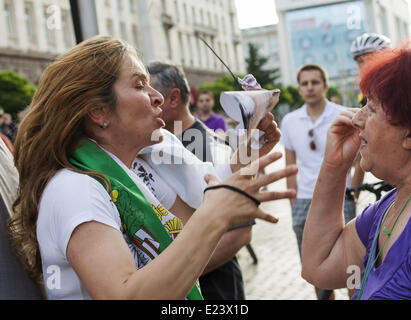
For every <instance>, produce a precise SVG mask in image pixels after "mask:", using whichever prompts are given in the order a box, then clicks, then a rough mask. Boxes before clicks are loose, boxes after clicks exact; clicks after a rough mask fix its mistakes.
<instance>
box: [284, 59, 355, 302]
mask: <svg viewBox="0 0 411 320" xmlns="http://www.w3.org/2000/svg"><path fill="white" fill-rule="evenodd" d="M297 81H298V91H299V93H300V95H301V97H302V99H303V100H304V102H305V104H304V105H303V106H302V107H301V108H299V109H297V110H295V111H293V112H290V113H288V114H287V115H286V116H285V117H284V119H283V121H282V124H281V132H282V136H281V140H280V142H281V144H282V145H283V146H284V147H285V159H286V164H287V165H290V164H297V165H298V174H297V176H293V177H289V178H287V187H288V188H293V189H295V190H297V197H296V199H291V205H292V218H293V229H294V232H295V234H296V236H297V243H298V248H299V252H300V257H301V242H302V236H303V231H304V225H305V221H306V218H307V214H308V210H309V208H310V204H311V199H312V195H313V192H314V187H315V183H316V181H317V177H318V173H319V171H320V167H321V163H322V160H323V155H324V149H325V143H326V135H327V130H328V128H329V127H330V125H331V123H332V122H333V121H334V119H335V117H336V116H337V115H338V114H339V113H340V112H341V111H343V110H344V108H345V107H343V106H341V105H337V104H335V103H333V102H330V101H328V100H327V99H326V98H325V96H326V93H327V91H328V83H327V82H328V81H327V73H326V71H325V70H324V69H323V68H322V67H321V66H319V65H315V64H308V65H305V66H303V67H301V68H300V70H299V71H298V74H297ZM350 183H351V177H350V176H348V177H347V187H350ZM344 216H345V222H346V223H348V221H350V220H351V219H353V218H354V217H355V203H354V202H353V201H351V200H348V199H346V200H345V202H344ZM316 292H317V295H318V298H319V299H323V298H324V297H325V298H326V299H327V298H328V296H329V295H330V291H328V292H325V290H319V289H318V288H316Z"/></svg>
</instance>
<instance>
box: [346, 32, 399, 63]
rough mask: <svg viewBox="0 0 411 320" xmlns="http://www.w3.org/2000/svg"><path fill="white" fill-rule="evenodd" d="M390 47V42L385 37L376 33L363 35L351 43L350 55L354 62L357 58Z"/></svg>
mask: <svg viewBox="0 0 411 320" xmlns="http://www.w3.org/2000/svg"><path fill="white" fill-rule="evenodd" d="M390 45H391V40H390V39H389V38H387V37H386V36H383V35H380V34H376V33H364V34H362V35H361V36H359V37H358V38H357V39H355V40H354V42H353V43H352V46H351V54H352V57H353V59H354V60H355V58H357V57H358V56H361V55H363V54H365V53H370V52H374V51H379V50H381V49H385V48H389V47H390Z"/></svg>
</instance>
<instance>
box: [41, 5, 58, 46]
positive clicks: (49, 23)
mask: <svg viewBox="0 0 411 320" xmlns="http://www.w3.org/2000/svg"><path fill="white" fill-rule="evenodd" d="M49 12H50V10H49V7H45V8H44V11H43V15H44V26H45V30H46V39H47V42H48V43H49V44H51V45H54V44H55V43H56V28H57V24H56V22H57V21H56V20H55V19H56V17H55V16H54V15H53V16H49Z"/></svg>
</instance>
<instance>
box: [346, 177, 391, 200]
mask: <svg viewBox="0 0 411 320" xmlns="http://www.w3.org/2000/svg"><path fill="white" fill-rule="evenodd" d="M393 188H394V187H393V186H391V185H390V184H388V183H387V182H385V181H379V182H375V183H364V184H361V185H359V186H357V187H354V188H347V189H346V190H345V195H346V197H347V198H348V199H350V200H354V193H355V192H357V191H368V192H371V193H373V194H375V197H376V200H377V201H378V200H380V199H381V193H382V192H383V191H390V190H391V189H393Z"/></svg>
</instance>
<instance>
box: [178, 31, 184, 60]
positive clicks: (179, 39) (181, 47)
mask: <svg viewBox="0 0 411 320" xmlns="http://www.w3.org/2000/svg"><path fill="white" fill-rule="evenodd" d="M178 44H179V45H180V55H181V63H182V64H185V51H184V43H183V36H182V35H181V32H179V33H178Z"/></svg>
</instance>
